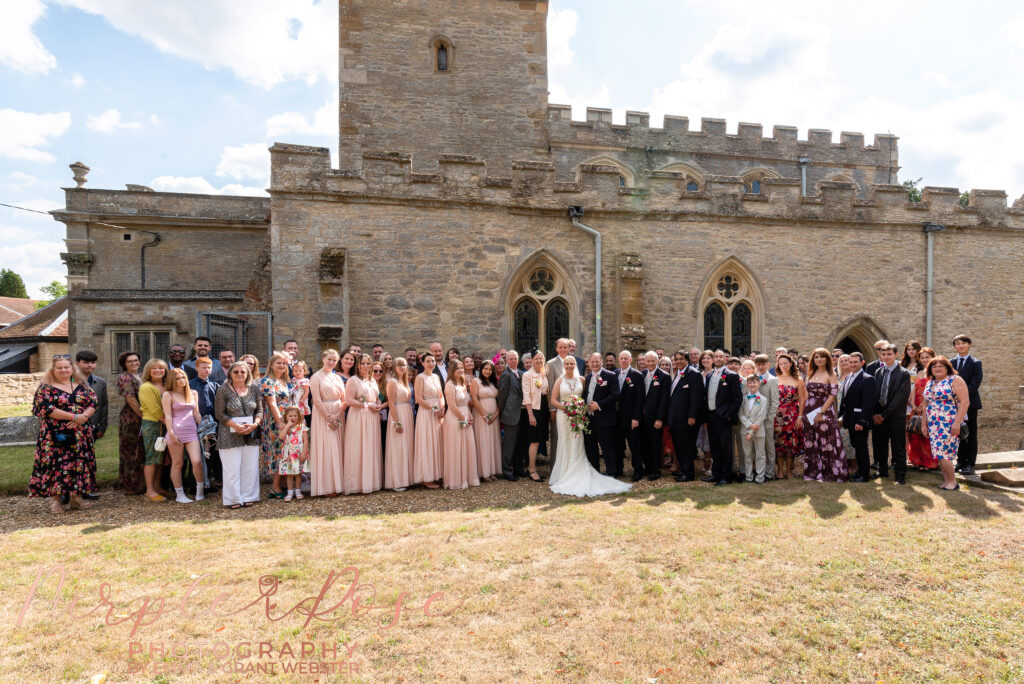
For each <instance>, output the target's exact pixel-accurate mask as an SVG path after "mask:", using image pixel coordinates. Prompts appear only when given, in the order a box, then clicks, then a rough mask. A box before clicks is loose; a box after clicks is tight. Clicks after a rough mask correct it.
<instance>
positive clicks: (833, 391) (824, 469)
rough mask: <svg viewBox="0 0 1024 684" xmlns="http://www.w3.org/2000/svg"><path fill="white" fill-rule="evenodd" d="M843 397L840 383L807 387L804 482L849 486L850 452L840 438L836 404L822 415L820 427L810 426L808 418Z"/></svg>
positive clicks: (814, 384)
mask: <svg viewBox="0 0 1024 684" xmlns="http://www.w3.org/2000/svg"><path fill="white" fill-rule="evenodd" d="M838 393H839V385H838V384H837V383H831V382H828V383H825V382H809V383H807V404H806V406H805V408H804V421H805V423H804V479H805V480H818V481H819V482H845V481H846V478H847V477H848V476H849V474H850V473H849V470H848V468H847V465H846V449H845V448H843V440H842V437H840V435H839V423H838V421H837V420H836V407H835V402H834V401H833V402H832V406H830V407H829V409H828V411H822V412H821V413H820V414H819V415H823V416H824V418H823V419H822V420H821V421H820V422H819V423H817V424H816V425H811V426H809V427H808V426H807V423H806V421H807V415H808V414H810V413H811V411H814V410H815V409H818V408H821V407H822V406H824V405H825V402H826V401H828V398H829V397H835V396H836V395H837V394H838Z"/></svg>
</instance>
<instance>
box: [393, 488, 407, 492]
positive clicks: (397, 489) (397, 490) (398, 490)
mask: <svg viewBox="0 0 1024 684" xmlns="http://www.w3.org/2000/svg"><path fill="white" fill-rule="evenodd" d="M391 491H393V492H404V491H405V487H395V488H394V489H392V490H391Z"/></svg>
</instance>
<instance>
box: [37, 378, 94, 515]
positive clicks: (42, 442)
mask: <svg viewBox="0 0 1024 684" xmlns="http://www.w3.org/2000/svg"><path fill="white" fill-rule="evenodd" d="M95 407H96V394H95V393H94V392H93V391H92V389H91V388H90V387H89V386H88V385H83V384H79V385H75V387H74V389H73V390H72V391H71V392H70V393H68V392H65V391H64V390H62V389H58V388H57V387H54V386H52V385H40V386H39V389H37V390H36V396H35V400H34V401H33V402H32V415H34V416H35V417H36V418H38V419H39V437H38V438H37V439H36V460H35V464H34V465H33V466H32V477H31V479H30V480H29V481H28V495H29V496H43V497H45V496H56V495H58V494H63V493H65V492H67V493H69V494H86V493H88V492H91V491H92V490H93V489H94V488H95V486H96V482H95V479H94V478H95V475H92V477H90V474H91V473H90V469H89V459H88V455H89V453H90V452H91V451H92V443H93V439H92V428H90V427H89V424H88V423H86V424H85V425H75V424H74V423H69V422H68V421H66V420H57V419H56V418H50V417H49V416H50V412H51V411H53V410H54V409H60V410H61V411H68V412H71V413H82V412H83V411H85V410H86V409H89V408H95ZM67 429H71V430H73V431H74V433H75V438H76V439H75V441H76V443H75V445H74V446H70V447H66V446H62V445H61V444H59V442H58V440H57V433H58V431H60V430H67ZM92 472H95V471H92Z"/></svg>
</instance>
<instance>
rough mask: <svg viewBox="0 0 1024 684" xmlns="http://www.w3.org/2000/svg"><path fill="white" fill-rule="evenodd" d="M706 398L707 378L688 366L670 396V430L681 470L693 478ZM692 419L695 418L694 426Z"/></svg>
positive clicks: (683, 475) (673, 381) (678, 376)
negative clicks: (698, 436) (705, 382)
mask: <svg viewBox="0 0 1024 684" xmlns="http://www.w3.org/2000/svg"><path fill="white" fill-rule="evenodd" d="M703 401H704V378H703V377H702V376H701V374H700V373H698V372H697V371H696V370H695V369H694V368H693V366H687V367H686V368H685V369H683V371H682V373H679V374H677V375H676V377H674V378H672V383H671V385H670V386H669V395H668V429H669V433H670V434H671V435H672V446H673V447H675V450H676V458H677V459H678V460H679V473H680V475H681V476H682V477H686V478H689V479H691V480H692V479H693V478H694V470H693V459H694V457H695V456H696V454H697V432H698V430H700V417H701V413H702V411H701V403H702V402H703ZM690 419H693V424H692V425H691V424H690Z"/></svg>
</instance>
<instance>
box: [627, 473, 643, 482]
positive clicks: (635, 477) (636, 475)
mask: <svg viewBox="0 0 1024 684" xmlns="http://www.w3.org/2000/svg"><path fill="white" fill-rule="evenodd" d="M630 479H631V480H633V482H639V481H640V480H642V479H644V474H643V473H633V477H631V478H630Z"/></svg>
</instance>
